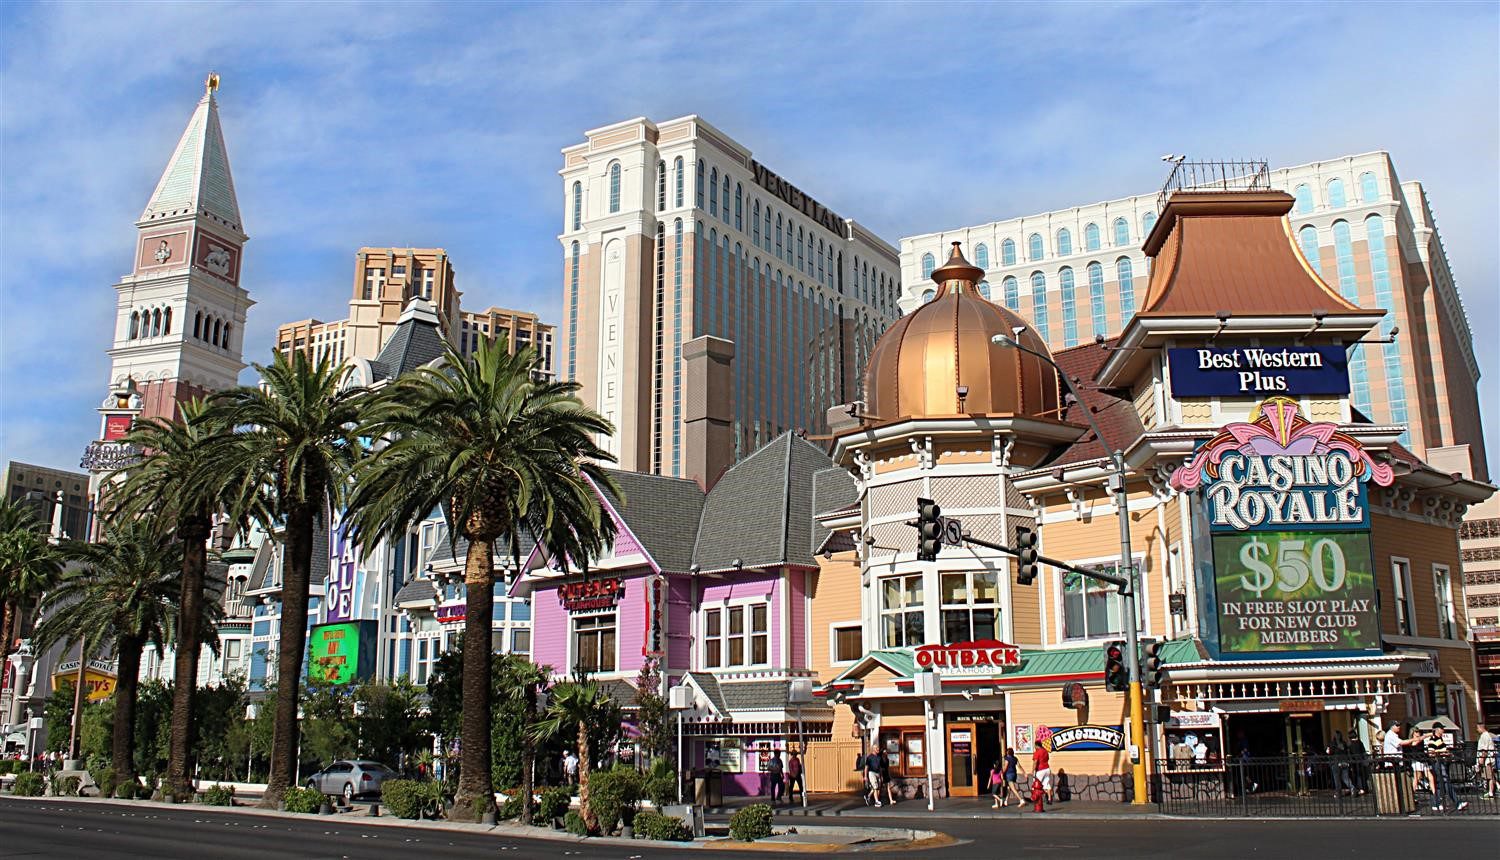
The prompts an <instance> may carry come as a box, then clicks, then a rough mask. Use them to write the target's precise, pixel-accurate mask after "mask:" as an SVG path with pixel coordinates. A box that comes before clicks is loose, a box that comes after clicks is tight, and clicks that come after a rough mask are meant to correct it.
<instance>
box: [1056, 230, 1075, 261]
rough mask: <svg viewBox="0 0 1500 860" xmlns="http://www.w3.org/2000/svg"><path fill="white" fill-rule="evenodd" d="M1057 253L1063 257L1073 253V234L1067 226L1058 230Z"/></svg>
mask: <svg viewBox="0 0 1500 860" xmlns="http://www.w3.org/2000/svg"><path fill="white" fill-rule="evenodd" d="M1057 253H1058V255H1059V256H1062V257H1066V256H1067V255H1069V254H1071V253H1073V234H1072V233H1070V232H1068V228H1067V227H1064V228H1062V229H1061V230H1058V231H1057Z"/></svg>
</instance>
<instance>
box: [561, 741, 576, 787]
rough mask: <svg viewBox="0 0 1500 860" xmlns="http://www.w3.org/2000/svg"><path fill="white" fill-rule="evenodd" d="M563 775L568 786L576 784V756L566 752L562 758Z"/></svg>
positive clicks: (571, 752) (573, 753) (569, 751)
mask: <svg viewBox="0 0 1500 860" xmlns="http://www.w3.org/2000/svg"><path fill="white" fill-rule="evenodd" d="M563 775H564V776H566V777H567V779H568V785H577V784H578V754H577V753H575V752H573V751H572V750H568V753H567V755H565V756H563Z"/></svg>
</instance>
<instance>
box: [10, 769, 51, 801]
mask: <svg viewBox="0 0 1500 860" xmlns="http://www.w3.org/2000/svg"><path fill="white" fill-rule="evenodd" d="M46 785H47V783H46V781H45V780H43V779H42V775H41V774H39V773H33V772H31V771H22V772H21V773H18V774H16V784H15V785H14V786H12V787H11V790H10V793H11V794H14V795H16V796H17V797H41V796H42V792H43V791H44V790H45V789H46Z"/></svg>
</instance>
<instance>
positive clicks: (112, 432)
mask: <svg viewBox="0 0 1500 860" xmlns="http://www.w3.org/2000/svg"><path fill="white" fill-rule="evenodd" d="M130 419H131V416H129V415H106V416H104V441H106V442H113V441H115V440H116V439H120V438H122V437H124V435H125V434H126V433H129V432H130Z"/></svg>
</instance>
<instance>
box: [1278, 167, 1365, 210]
mask: <svg viewBox="0 0 1500 860" xmlns="http://www.w3.org/2000/svg"><path fill="white" fill-rule="evenodd" d="M1292 197H1293V198H1295V199H1296V201H1297V202H1296V203H1295V204H1293V211H1294V212H1295V213H1296V214H1298V215H1307V214H1309V213H1311V212H1312V211H1313V210H1314V209H1315V208H1317V204H1316V202H1315V201H1314V200H1313V186H1312V185H1310V184H1309V183H1306V182H1303V183H1300V184H1298V185H1297V187H1296V188H1294V189H1292ZM1323 200H1324V202H1325V204H1326V205H1327V207H1328V208H1329V209H1343V208H1344V207H1346V206H1348V205H1349V196H1348V194H1347V193H1346V192H1345V190H1344V180H1343V179H1342V178H1340V177H1337V176H1335V177H1334V178H1332V179H1330V180H1328V181H1327V182H1324V183H1323ZM1379 200H1380V180H1379V178H1378V177H1376V175H1375V173H1374V171H1370V170H1366V171H1364V172H1363V173H1361V174H1360V175H1359V202H1361V203H1364V204H1370V203H1376V202H1378V201H1379Z"/></svg>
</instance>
